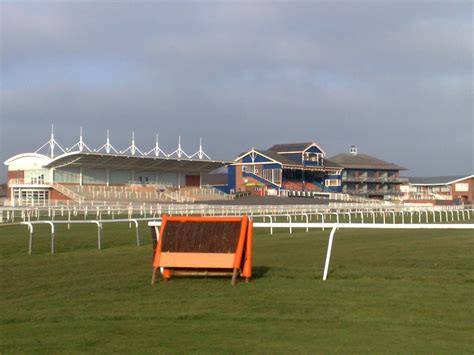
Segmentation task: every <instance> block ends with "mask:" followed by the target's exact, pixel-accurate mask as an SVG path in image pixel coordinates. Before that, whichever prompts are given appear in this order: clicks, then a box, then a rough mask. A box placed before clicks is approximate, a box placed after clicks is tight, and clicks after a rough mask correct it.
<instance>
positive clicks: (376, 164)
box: [329, 153, 407, 170]
mask: <svg viewBox="0 0 474 355" xmlns="http://www.w3.org/2000/svg"><path fill="white" fill-rule="evenodd" d="M329 159H330V160H331V161H332V162H334V163H336V164H339V165H340V166H342V167H343V168H345V169H379V170H407V169H406V168H404V167H403V166H400V165H397V164H395V163H391V162H388V161H385V160H381V159H378V158H375V157H372V156H370V155H367V154H357V155H352V154H347V153H342V154H338V155H335V156H333V157H331V158H329Z"/></svg>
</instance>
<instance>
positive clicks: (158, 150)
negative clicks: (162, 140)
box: [145, 133, 168, 157]
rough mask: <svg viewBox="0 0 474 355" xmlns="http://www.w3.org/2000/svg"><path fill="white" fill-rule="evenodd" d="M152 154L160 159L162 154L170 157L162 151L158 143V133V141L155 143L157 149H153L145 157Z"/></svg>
mask: <svg viewBox="0 0 474 355" xmlns="http://www.w3.org/2000/svg"><path fill="white" fill-rule="evenodd" d="M151 153H154V155H155V157H159V156H160V153H161V154H163V155H164V156H165V157H168V155H167V154H166V153H165V152H164V151H162V150H161V148H160V144H159V141H158V133H157V134H156V141H155V147H154V148H153V149H151V150H150V151H148V152H146V153H145V155H149V154H151Z"/></svg>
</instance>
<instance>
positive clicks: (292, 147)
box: [268, 142, 313, 152]
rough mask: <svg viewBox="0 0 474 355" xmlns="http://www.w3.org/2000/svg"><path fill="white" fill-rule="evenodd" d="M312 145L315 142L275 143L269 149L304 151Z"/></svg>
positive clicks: (276, 150)
mask: <svg viewBox="0 0 474 355" xmlns="http://www.w3.org/2000/svg"><path fill="white" fill-rule="evenodd" d="M311 145H313V142H306V143H287V144H275V145H274V146H273V147H271V148H269V149H268V150H272V151H275V152H302V151H303V150H306V149H307V148H309V147H310V146H311Z"/></svg>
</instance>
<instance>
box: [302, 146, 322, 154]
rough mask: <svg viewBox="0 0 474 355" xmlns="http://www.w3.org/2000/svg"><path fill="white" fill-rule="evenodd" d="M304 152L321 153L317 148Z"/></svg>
mask: <svg viewBox="0 0 474 355" xmlns="http://www.w3.org/2000/svg"><path fill="white" fill-rule="evenodd" d="M306 152H308V153H322V152H321V151H320V150H319V149H318V148H316V147H311V148H309V149H308V150H307V151H306Z"/></svg>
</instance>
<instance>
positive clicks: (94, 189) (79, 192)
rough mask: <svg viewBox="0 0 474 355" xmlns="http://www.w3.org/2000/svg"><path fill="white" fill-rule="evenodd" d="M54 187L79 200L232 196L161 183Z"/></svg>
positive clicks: (191, 199)
mask: <svg viewBox="0 0 474 355" xmlns="http://www.w3.org/2000/svg"><path fill="white" fill-rule="evenodd" d="M54 188H55V189H56V190H58V191H59V192H61V193H62V194H63V195H65V196H67V197H69V198H71V199H72V200H74V201H78V202H84V201H109V202H112V201H121V202H196V201H207V200H225V199H230V198H231V196H229V195H226V194H224V193H223V192H221V191H218V190H216V189H214V188H209V187H202V188H199V187H183V188H170V187H164V186H159V185H146V186H142V185H139V186H137V185H123V186H103V185H100V186H99V185H98V186H95V185H85V186H84V185H83V186H79V185H62V184H55V186H54Z"/></svg>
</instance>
